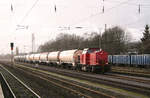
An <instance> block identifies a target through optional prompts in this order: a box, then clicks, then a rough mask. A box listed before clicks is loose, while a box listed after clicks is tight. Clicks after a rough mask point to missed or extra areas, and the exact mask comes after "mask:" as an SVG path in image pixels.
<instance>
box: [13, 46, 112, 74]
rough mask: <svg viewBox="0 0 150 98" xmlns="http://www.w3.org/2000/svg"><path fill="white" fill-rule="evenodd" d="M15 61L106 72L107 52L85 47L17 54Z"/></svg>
mask: <svg viewBox="0 0 150 98" xmlns="http://www.w3.org/2000/svg"><path fill="white" fill-rule="evenodd" d="M14 60H15V61H16V62H26V63H35V64H48V65H50V66H58V67H63V68H70V69H76V70H83V71H88V72H101V73H104V72H108V71H110V69H111V68H110V65H109V64H108V53H107V52H105V51H103V50H102V49H100V48H86V49H83V50H79V49H74V50H65V51H53V52H44V53H36V54H27V55H17V56H15V57H14Z"/></svg>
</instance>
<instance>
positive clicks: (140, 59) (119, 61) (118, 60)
mask: <svg viewBox="0 0 150 98" xmlns="http://www.w3.org/2000/svg"><path fill="white" fill-rule="evenodd" d="M108 62H109V64H113V65H123V66H135V67H146V68H149V67H150V54H141V55H109V56H108Z"/></svg>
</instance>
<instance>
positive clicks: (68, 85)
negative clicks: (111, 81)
mask: <svg viewBox="0 0 150 98" xmlns="http://www.w3.org/2000/svg"><path fill="white" fill-rule="evenodd" d="M18 68H19V70H22V71H24V72H25V73H28V74H30V75H31V76H35V77H38V78H40V79H43V80H46V81H48V82H50V83H52V84H54V85H57V86H59V87H61V88H64V89H67V90H70V91H71V92H73V93H76V94H77V95H80V96H81V97H86V98H93V97H94V98H99V97H100V96H101V97H102V98H115V97H113V96H109V95H107V94H104V93H101V92H99V91H96V90H92V89H90V88H88V87H84V86H82V85H80V84H79V83H75V82H72V81H68V80H66V79H63V78H56V77H55V76H51V75H49V74H45V73H42V72H39V71H37V70H36V71H35V70H33V69H26V68H22V67H18ZM27 70H28V71H27ZM29 72H30V73H29Z"/></svg>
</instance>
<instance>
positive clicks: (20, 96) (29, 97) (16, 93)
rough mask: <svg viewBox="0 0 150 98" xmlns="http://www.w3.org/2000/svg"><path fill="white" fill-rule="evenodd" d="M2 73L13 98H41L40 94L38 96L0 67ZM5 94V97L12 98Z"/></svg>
mask: <svg viewBox="0 0 150 98" xmlns="http://www.w3.org/2000/svg"><path fill="white" fill-rule="evenodd" d="M0 71H1V73H2V77H3V79H4V80H5V82H6V84H7V85H8V88H9V89H10V91H11V94H12V96H11V98H40V96H39V95H38V94H36V93H35V92H34V91H33V90H32V89H31V88H29V87H28V86H27V85H26V84H24V83H23V82H22V81H21V80H20V79H19V78H17V77H16V76H15V75H13V74H12V73H11V72H10V71H8V70H7V69H6V68H5V67H3V66H2V65H0ZM4 92H7V91H4ZM4 94H5V95H4V96H5V97H7V98H8V97H9V98H10V96H8V95H6V94H7V93H4Z"/></svg>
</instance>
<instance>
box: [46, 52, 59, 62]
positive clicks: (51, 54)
mask: <svg viewBox="0 0 150 98" xmlns="http://www.w3.org/2000/svg"><path fill="white" fill-rule="evenodd" d="M59 53H60V51H56V52H49V54H48V61H49V62H58V56H59Z"/></svg>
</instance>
